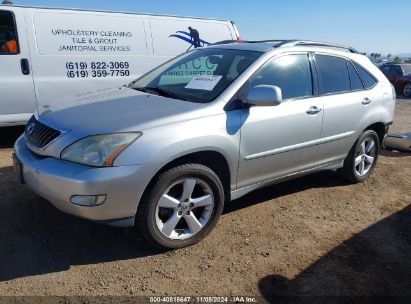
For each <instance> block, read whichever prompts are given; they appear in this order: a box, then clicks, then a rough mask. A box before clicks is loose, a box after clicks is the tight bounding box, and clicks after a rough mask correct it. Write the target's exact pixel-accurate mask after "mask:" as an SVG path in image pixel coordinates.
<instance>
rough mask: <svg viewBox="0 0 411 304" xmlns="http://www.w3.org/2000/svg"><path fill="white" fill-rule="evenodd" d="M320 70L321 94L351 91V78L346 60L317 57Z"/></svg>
mask: <svg viewBox="0 0 411 304" xmlns="http://www.w3.org/2000/svg"><path fill="white" fill-rule="evenodd" d="M316 61H317V65H318V69H319V80H320V94H333V93H342V92H349V91H350V76H349V74H348V69H347V63H346V61H345V59H344V58H340V57H335V56H328V55H316Z"/></svg>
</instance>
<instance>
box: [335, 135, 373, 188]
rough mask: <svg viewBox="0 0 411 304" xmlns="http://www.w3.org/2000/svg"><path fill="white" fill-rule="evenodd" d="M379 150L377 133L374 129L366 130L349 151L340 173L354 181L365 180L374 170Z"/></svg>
mask: <svg viewBox="0 0 411 304" xmlns="http://www.w3.org/2000/svg"><path fill="white" fill-rule="evenodd" d="M371 142H373V144H371ZM370 145H371V146H370ZM379 152H380V140H379V137H378V135H377V133H376V132H375V131H373V130H366V131H364V132H363V133H362V134H361V135H360V137H359V138H358V139H357V141H356V142H355V144H354V146H353V147H352V148H351V150H350V152H349V153H348V156H347V158H346V159H345V160H344V166H343V168H342V169H341V170H340V173H341V174H342V176H343V177H344V178H345V179H346V180H348V181H349V182H352V183H361V182H363V181H365V180H366V179H367V178H368V177H369V176H370V175H371V173H372V171H373V170H374V167H375V165H376V163H377V160H378V154H379ZM371 158H372V161H371Z"/></svg>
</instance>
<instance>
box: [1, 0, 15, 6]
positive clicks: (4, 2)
mask: <svg viewBox="0 0 411 304" xmlns="http://www.w3.org/2000/svg"><path fill="white" fill-rule="evenodd" d="M1 4H6V5H10V4H13V2H11V1H10V0H4V1H3V2H2V3H1Z"/></svg>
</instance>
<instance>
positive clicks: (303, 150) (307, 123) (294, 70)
mask: <svg viewBox="0 0 411 304" xmlns="http://www.w3.org/2000/svg"><path fill="white" fill-rule="evenodd" d="M312 79H313V75H312V65H311V63H310V60H309V56H308V54H307V53H295V54H287V55H283V56H280V57H277V58H274V59H273V60H271V61H269V62H268V63H266V64H265V65H264V66H263V67H262V68H260V69H259V70H258V71H257V72H256V73H255V75H254V76H253V77H252V78H250V80H249V82H248V88H251V87H254V86H257V85H275V86H278V87H279V88H280V89H281V90H282V95H283V101H282V103H281V104H280V105H278V106H271V107H257V106H251V107H250V108H248V109H244V110H243V112H242V118H243V125H242V127H241V142H240V161H239V169H238V180H237V187H238V188H242V187H246V186H249V185H253V184H256V183H259V182H264V181H267V180H272V179H276V178H279V177H282V176H286V175H289V174H292V173H295V172H298V171H302V170H305V169H307V168H310V167H314V166H315V163H316V161H317V157H316V152H317V149H318V147H317V140H318V139H319V137H320V133H321V125H322V115H323V112H322V103H321V101H320V100H319V99H318V98H316V97H314V89H315V88H314V82H313V80H312ZM245 95H246V94H245ZM245 98H246V97H243V98H242V99H245Z"/></svg>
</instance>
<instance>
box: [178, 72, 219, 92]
mask: <svg viewBox="0 0 411 304" xmlns="http://www.w3.org/2000/svg"><path fill="white" fill-rule="evenodd" d="M221 78H222V76H218V75H208V76H196V77H194V78H193V79H191V81H190V82H189V83H187V85H186V86H185V87H184V88H185V89H193V90H205V91H212V90H213V89H214V87H215V86H216V85H217V83H218V82H219V81H220V79H221Z"/></svg>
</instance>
